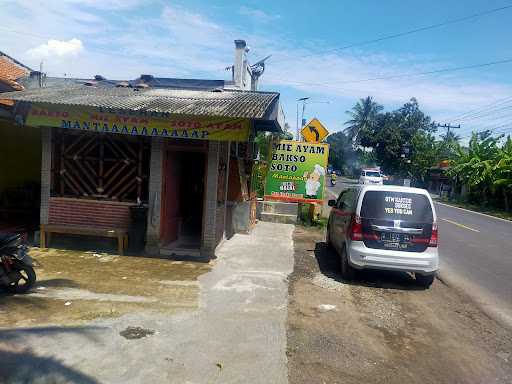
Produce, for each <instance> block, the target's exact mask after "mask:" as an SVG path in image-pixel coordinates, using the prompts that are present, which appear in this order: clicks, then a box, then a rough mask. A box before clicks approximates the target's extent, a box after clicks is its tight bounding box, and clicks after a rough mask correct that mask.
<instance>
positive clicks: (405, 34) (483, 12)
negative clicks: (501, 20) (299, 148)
mask: <svg viewBox="0 0 512 384" xmlns="http://www.w3.org/2000/svg"><path fill="white" fill-rule="evenodd" d="M509 8H512V4H509V5H505V6H503V7H499V8H493V9H489V10H486V11H482V12H478V13H474V14H472V15H469V16H463V17H459V18H455V19H449V20H446V21H444V22H440V23H435V24H431V25H427V26H424V27H419V28H415V29H411V30H409V31H405V32H399V33H394V34H391V35H385V36H382V37H378V38H375V39H371V40H363V41H360V42H357V43H352V44H348V45H345V46H342V47H339V48H332V49H328V50H325V51H321V52H317V53H311V54H307V55H302V56H298V57H288V58H283V59H281V60H275V61H273V62H274V63H279V62H284V61H289V60H297V59H305V58H308V57H313V56H317V55H323V54H326V53H331V52H339V51H343V50H346V49H350V48H355V47H360V46H363V45H369V44H374V43H378V42H380V41H384V40H390V39H396V38H398V37H402V36H407V35H412V34H414V33H418V32H423V31H427V30H429V29H435V28H439V27H443V26H446V25H450V24H456V23H461V22H464V21H467V20H472V19H475V18H478V17H481V16H485V15H489V14H491V13H496V12H499V11H504V10H506V9H509Z"/></svg>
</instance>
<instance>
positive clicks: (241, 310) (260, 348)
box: [0, 223, 294, 384]
mask: <svg viewBox="0 0 512 384" xmlns="http://www.w3.org/2000/svg"><path fill="white" fill-rule="evenodd" d="M293 228H294V227H293V226H292V225H286V224H273V223H259V224H258V225H257V226H256V228H255V229H254V231H253V232H252V233H251V234H250V235H235V236H234V237H233V238H232V239H231V240H230V241H227V242H225V243H224V244H223V245H222V248H221V249H220V250H219V251H218V255H217V256H218V259H217V260H216V261H214V262H213V263H212V269H211V271H210V272H207V273H204V274H203V275H201V276H199V278H198V279H197V281H198V286H199V297H198V308H197V309H195V310H191V309H186V310H185V309H184V310H182V311H177V312H173V313H162V312H159V311H151V310H146V309H145V308H144V307H142V306H141V307H140V308H137V309H134V310H133V311H132V312H129V313H126V314H124V315H122V316H121V317H118V318H97V319H95V320H92V321H90V322H87V323H86V324H81V325H79V326H72V327H71V326H66V324H59V326H47V327H34V326H32V327H30V328H16V327H10V328H1V329H0V361H2V364H1V366H0V382H2V383H24V382H34V383H38V384H39V383H87V384H88V383H114V384H115V383H143V382H147V383H156V384H158V383H180V384H181V383H278V384H279V383H287V366H286V364H287V360H286V317H287V300H288V286H287V276H288V274H290V273H291V271H292V268H293V243H292V232H293ZM156 279H158V280H159V281H162V280H164V281H172V280H171V279H162V276H156ZM163 285H164V286H165V285H166V284H163ZM169 285H172V284H169ZM189 285H190V286H191V287H192V288H197V286H196V285H195V284H194V283H192V282H191V283H187V284H185V283H180V284H178V286H179V287H180V288H187V287H188V286H189ZM126 293H127V292H120V294H126ZM129 293H130V294H133V293H132V292H129ZM152 304H153V305H154V303H152ZM120 333H123V334H124V335H127V334H128V335H133V336H134V337H135V338H131V337H130V338H126V337H123V336H121V335H120ZM139 335H140V338H137V337H139Z"/></svg>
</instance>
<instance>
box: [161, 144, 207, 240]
mask: <svg viewBox="0 0 512 384" xmlns="http://www.w3.org/2000/svg"><path fill="white" fill-rule="evenodd" d="M205 160H206V158H205V154H204V153H202V152H180V151H168V152H167V153H166V160H165V167H164V171H165V174H164V185H163V195H162V201H163V204H164V206H163V217H162V219H161V224H162V244H164V248H166V249H174V250H175V249H199V248H200V247H201V235H202V230H203V205H204V187H205V168H206V167H205Z"/></svg>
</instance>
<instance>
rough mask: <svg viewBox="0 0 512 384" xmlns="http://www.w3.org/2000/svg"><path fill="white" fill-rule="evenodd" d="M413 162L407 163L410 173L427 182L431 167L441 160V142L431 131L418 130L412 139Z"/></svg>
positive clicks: (415, 177) (423, 182)
mask: <svg viewBox="0 0 512 384" xmlns="http://www.w3.org/2000/svg"><path fill="white" fill-rule="evenodd" d="M411 147H412V153H411V158H410V160H411V162H410V163H407V168H408V172H409V174H410V175H411V176H412V177H413V178H414V179H416V180H421V182H422V184H425V182H426V178H427V176H428V173H429V170H430V168H432V167H433V166H435V165H436V164H437V163H438V162H439V152H440V143H439V142H437V141H436V138H435V137H434V135H433V134H431V133H430V132H425V131H421V130H420V131H418V132H416V133H415V134H414V136H413V137H412V140H411Z"/></svg>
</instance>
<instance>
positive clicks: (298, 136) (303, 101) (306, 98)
mask: <svg viewBox="0 0 512 384" xmlns="http://www.w3.org/2000/svg"><path fill="white" fill-rule="evenodd" d="M306 100H309V97H301V98H300V99H297V122H296V123H297V125H296V128H297V132H296V133H297V135H296V140H297V141H300V127H299V102H300V101H302V118H303V119H304V108H305V105H304V103H305V101H306Z"/></svg>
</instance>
